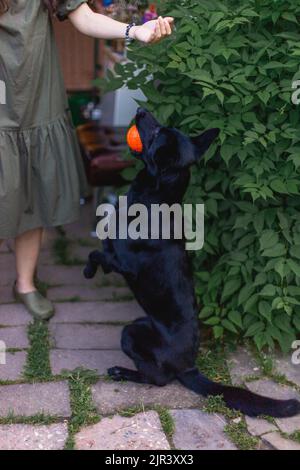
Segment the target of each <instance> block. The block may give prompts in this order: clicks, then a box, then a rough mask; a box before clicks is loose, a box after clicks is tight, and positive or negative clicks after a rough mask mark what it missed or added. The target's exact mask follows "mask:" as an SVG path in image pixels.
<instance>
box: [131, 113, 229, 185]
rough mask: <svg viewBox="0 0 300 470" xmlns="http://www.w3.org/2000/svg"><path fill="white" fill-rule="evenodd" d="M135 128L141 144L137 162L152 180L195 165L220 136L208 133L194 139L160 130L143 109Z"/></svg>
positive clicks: (211, 131) (212, 132) (217, 130)
mask: <svg viewBox="0 0 300 470" xmlns="http://www.w3.org/2000/svg"><path fill="white" fill-rule="evenodd" d="M136 125H137V128H138V131H139V134H140V136H141V140H142V142H143V152H142V155H141V158H142V160H143V161H144V163H145V165H146V168H147V171H148V173H149V174H150V175H152V176H157V175H159V174H168V173H172V172H173V173H174V172H180V170H182V169H186V168H189V167H190V166H191V165H193V164H194V163H197V162H198V161H199V159H200V158H201V157H202V155H204V154H205V152H206V151H207V150H208V148H209V147H210V145H211V144H212V143H213V141H214V140H215V139H216V137H217V136H218V135H219V132H220V131H219V129H209V130H207V131H205V132H204V133H203V134H201V135H200V136H198V137H188V136H186V135H184V134H183V133H182V132H180V131H179V130H177V129H172V128H169V127H163V126H161V125H160V124H159V122H158V121H157V120H156V119H155V118H154V117H153V115H152V114H151V113H150V112H149V111H147V110H145V109H143V108H139V109H138V112H137V115H136Z"/></svg>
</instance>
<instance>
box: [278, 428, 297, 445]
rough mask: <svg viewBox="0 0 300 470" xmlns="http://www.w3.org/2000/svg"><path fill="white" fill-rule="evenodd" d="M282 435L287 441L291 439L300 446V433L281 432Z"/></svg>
mask: <svg viewBox="0 0 300 470" xmlns="http://www.w3.org/2000/svg"><path fill="white" fill-rule="evenodd" d="M280 434H281V435H282V437H284V438H285V439H289V440H291V441H294V442H297V444H300V431H295V432H293V433H292V434H287V433H285V432H281V433H280Z"/></svg>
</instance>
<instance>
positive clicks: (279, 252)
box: [262, 243, 286, 258]
mask: <svg viewBox="0 0 300 470" xmlns="http://www.w3.org/2000/svg"><path fill="white" fill-rule="evenodd" d="M285 254H286V247H285V245H284V244H283V243H277V245H275V246H273V248H268V249H267V250H265V251H263V253H262V256H266V257H268V258H278V257H279V256H284V255H285Z"/></svg>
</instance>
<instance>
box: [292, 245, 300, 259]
mask: <svg viewBox="0 0 300 470" xmlns="http://www.w3.org/2000/svg"><path fill="white" fill-rule="evenodd" d="M290 254H291V256H292V257H293V258H297V259H300V245H293V246H291V248H290Z"/></svg>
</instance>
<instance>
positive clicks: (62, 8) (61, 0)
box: [55, 0, 92, 21]
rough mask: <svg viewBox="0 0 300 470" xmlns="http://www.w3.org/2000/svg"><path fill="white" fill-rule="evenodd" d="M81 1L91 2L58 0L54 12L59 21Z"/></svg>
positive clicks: (81, 2) (81, 0) (88, 1)
mask: <svg viewBox="0 0 300 470" xmlns="http://www.w3.org/2000/svg"><path fill="white" fill-rule="evenodd" d="M83 3H92V2H91V1H90V0H58V2H57V7H56V12H55V14H56V16H57V18H58V19H59V20H60V21H64V20H66V19H67V18H68V16H69V14H70V13H72V11H74V10H76V9H77V8H78V7H80V5H82V4H83Z"/></svg>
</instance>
